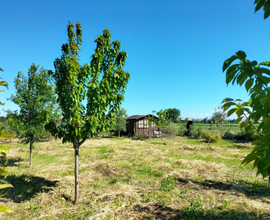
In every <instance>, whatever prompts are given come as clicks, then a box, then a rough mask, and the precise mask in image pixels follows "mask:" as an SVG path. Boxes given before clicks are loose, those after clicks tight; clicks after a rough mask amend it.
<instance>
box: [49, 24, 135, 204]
mask: <svg viewBox="0 0 270 220" xmlns="http://www.w3.org/2000/svg"><path fill="white" fill-rule="evenodd" d="M75 27H76V29H75V31H74V28H75ZM67 34H68V43H65V44H63V45H62V56H61V58H57V59H56V60H55V62H54V67H55V72H51V75H52V77H53V79H54V82H55V84H56V92H57V95H58V102H59V106H60V108H61V111H62V123H60V124H59V125H57V124H56V123H55V122H54V121H50V122H49V123H48V124H47V126H46V128H47V129H48V130H49V131H50V132H51V133H52V135H53V136H55V137H58V138H62V140H63V143H65V142H71V143H72V144H73V147H74V149H75V201H74V203H75V204H76V203H77V202H78V200H79V147H80V146H81V145H82V144H83V143H84V141H85V140H86V139H87V138H88V137H93V136H96V135H97V134H98V133H100V132H101V131H105V130H108V129H109V128H111V127H112V126H113V125H114V121H115V120H114V118H115V114H116V113H117V111H118V110H119V109H120V105H121V103H122V101H123V100H124V93H125V89H126V86H127V83H128V80H129V78H130V75H129V73H128V72H125V71H124V70H123V67H124V65H125V60H126V58H127V53H126V52H125V51H122V50H121V44H120V42H119V41H118V40H116V41H113V42H111V40H110V39H111V34H110V31H109V30H108V29H105V30H104V31H103V34H102V35H99V36H98V37H97V39H96V40H95V43H96V49H95V53H94V54H93V55H92V57H91V61H90V65H89V64H87V63H86V64H84V65H80V63H79V61H80V59H79V52H80V45H82V29H81V24H80V23H79V22H77V23H76V25H74V24H72V23H70V22H69V24H68V25H67ZM85 101H86V105H85V104H84V103H85Z"/></svg>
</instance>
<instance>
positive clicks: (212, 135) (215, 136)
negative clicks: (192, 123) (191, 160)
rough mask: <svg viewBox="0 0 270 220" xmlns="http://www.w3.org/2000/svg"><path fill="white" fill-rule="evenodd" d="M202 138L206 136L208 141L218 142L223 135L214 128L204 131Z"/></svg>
mask: <svg viewBox="0 0 270 220" xmlns="http://www.w3.org/2000/svg"><path fill="white" fill-rule="evenodd" d="M202 138H204V139H205V140H206V141H207V142H218V141H221V139H222V138H221V136H220V133H219V132H218V131H213V130H205V131H203V132H202Z"/></svg>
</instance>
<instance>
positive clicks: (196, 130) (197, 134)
mask: <svg viewBox="0 0 270 220" xmlns="http://www.w3.org/2000/svg"><path fill="white" fill-rule="evenodd" d="M202 132H203V130H202V127H196V126H192V125H191V129H190V136H191V137H192V138H201V137H202Z"/></svg>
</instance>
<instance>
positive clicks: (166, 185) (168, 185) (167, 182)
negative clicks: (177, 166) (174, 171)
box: [159, 175, 176, 191]
mask: <svg viewBox="0 0 270 220" xmlns="http://www.w3.org/2000/svg"><path fill="white" fill-rule="evenodd" d="M175 182H176V178H175V176H170V175H169V176H168V177H167V178H166V179H163V180H162V181H161V183H160V186H159V189H160V190H163V191H171V190H172V189H174V187H175Z"/></svg>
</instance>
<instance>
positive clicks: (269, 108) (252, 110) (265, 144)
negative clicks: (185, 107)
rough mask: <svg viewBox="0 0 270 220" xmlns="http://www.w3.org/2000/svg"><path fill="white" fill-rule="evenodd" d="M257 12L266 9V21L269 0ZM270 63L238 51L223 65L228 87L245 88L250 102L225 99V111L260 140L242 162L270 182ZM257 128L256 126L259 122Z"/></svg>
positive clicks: (269, 7) (258, 6)
mask: <svg viewBox="0 0 270 220" xmlns="http://www.w3.org/2000/svg"><path fill="white" fill-rule="evenodd" d="M255 4H256V8H255V12H256V11H258V10H259V9H260V8H262V7H263V9H264V18H267V17H268V16H269V14H270V2H268V1H267V0H261V1H259V0H256V1H255ZM269 67H270V62H269V61H265V62H261V63H258V62H257V61H250V60H248V59H247V55H246V53H245V52H243V51H238V52H236V54H235V55H233V56H231V57H230V58H228V59H227V60H225V62H224V64H223V68H222V70H223V72H225V71H226V84H227V85H228V84H230V83H231V84H232V85H233V84H234V83H236V84H238V85H240V86H242V85H244V86H245V89H246V91H247V92H248V94H249V96H250V99H249V100H248V101H247V102H243V101H242V100H240V99H236V100H234V99H232V98H226V99H224V100H223V102H222V103H224V104H223V109H224V110H229V111H228V116H230V115H232V114H233V113H235V114H236V115H237V117H238V118H237V120H236V122H240V121H242V120H243V119H245V121H242V123H241V124H240V127H241V128H244V129H245V131H246V132H251V133H253V135H254V136H257V140H255V141H254V142H253V145H255V147H254V149H253V151H252V152H251V153H250V154H249V155H247V156H246V158H245V159H244V160H243V163H244V164H247V163H250V162H252V161H253V162H254V163H253V165H254V167H256V168H257V174H262V176H263V178H264V177H269V180H270V145H269V143H270V129H269V128H270V87H269V86H268V85H269V83H270V70H269ZM259 120H261V123H259V125H258V126H254V123H258V121H259Z"/></svg>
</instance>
